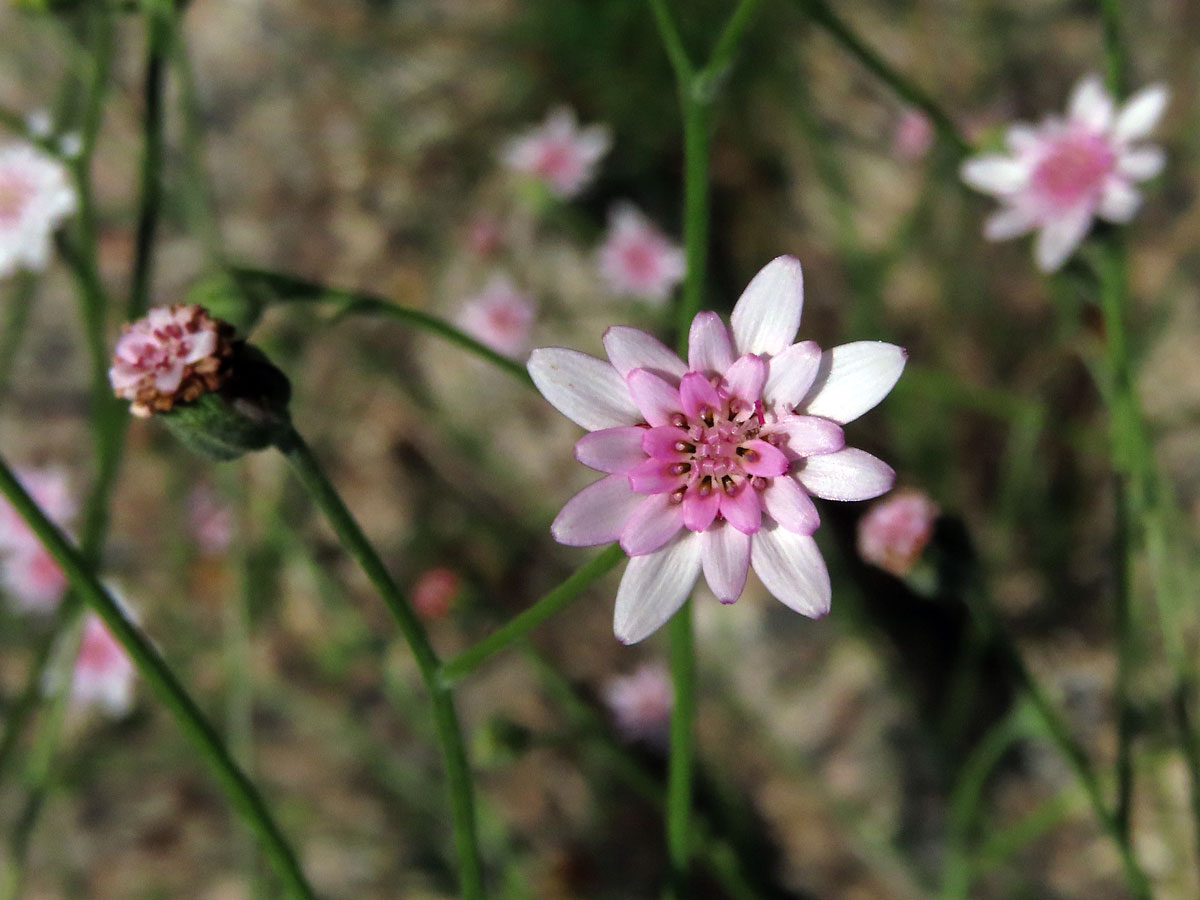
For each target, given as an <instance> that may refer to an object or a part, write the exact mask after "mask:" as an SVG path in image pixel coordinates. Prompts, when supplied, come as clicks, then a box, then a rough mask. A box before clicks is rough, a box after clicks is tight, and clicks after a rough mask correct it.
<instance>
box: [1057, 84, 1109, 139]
mask: <svg viewBox="0 0 1200 900" xmlns="http://www.w3.org/2000/svg"><path fill="white" fill-rule="evenodd" d="M1067 116H1068V117H1069V118H1070V119H1071V121H1073V122H1078V123H1079V124H1080V125H1084V126H1086V127H1087V128H1088V129H1090V130H1091V131H1095V132H1101V131H1106V130H1107V129H1108V126H1109V125H1111V124H1112V120H1113V101H1112V97H1110V96H1109V94H1108V91H1106V90H1105V89H1104V83H1103V82H1102V81H1101V80H1100V79H1099V78H1098V77H1097V76H1095V75H1088V76H1086V77H1084V78H1081V79H1080V80H1079V82H1078V84H1076V85H1075V88H1074V89H1073V90H1072V91H1071V98H1070V100H1068V101H1067Z"/></svg>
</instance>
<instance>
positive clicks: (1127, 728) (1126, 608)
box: [1113, 476, 1134, 842]
mask: <svg viewBox="0 0 1200 900" xmlns="http://www.w3.org/2000/svg"><path fill="white" fill-rule="evenodd" d="M1127 493H1128V489H1127V488H1126V486H1125V483H1124V482H1123V481H1122V479H1121V478H1120V477H1119V476H1117V477H1114V478H1113V495H1114V498H1115V499H1114V502H1115V506H1116V528H1115V532H1116V533H1115V534H1114V535H1113V544H1114V547H1113V569H1114V571H1113V593H1114V596H1113V630H1114V631H1115V632H1116V641H1117V673H1116V679H1115V683H1114V685H1113V705H1114V706H1115V707H1116V713H1117V760H1116V764H1115V770H1116V776H1117V803H1116V806H1115V808H1114V809H1113V820H1114V821H1115V822H1116V826H1117V829H1118V831H1120V833H1121V838H1122V840H1124V841H1126V842H1128V841H1129V839H1130V835H1129V815H1130V810H1131V809H1132V806H1133V731H1134V711H1133V705H1132V704H1131V702H1130V696H1129V677H1130V673H1131V672H1132V669H1133V654H1134V632H1133V621H1132V616H1131V610H1130V588H1131V583H1130V581H1131V577H1132V568H1133V565H1132V564H1133V552H1134V548H1133V540H1132V536H1133V535H1132V523H1131V522H1130V521H1129V498H1128V496H1127Z"/></svg>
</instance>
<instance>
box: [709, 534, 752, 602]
mask: <svg viewBox="0 0 1200 900" xmlns="http://www.w3.org/2000/svg"><path fill="white" fill-rule="evenodd" d="M700 540H701V542H702V544H703V553H702V555H701V557H700V560H701V565H702V567H703V569H704V580H705V581H707V582H708V586H709V588H710V589H711V590H712V592H713V593H714V594H715V595H716V597H717V599H718V600H720V601H721V602H722V603H733V602H734V601H735V600H737V598H738V597H740V596H741V595H742V589H743V588H744V587H745V586H746V573H747V572H748V571H749V569H750V536H749V535H746V534H742V533H741V532H740V531H738V530H737V529H736V528H730V527H729V525H728V524H725V525H718V526H717V527H716V528H710V529H708V531H706V532H704V533H703V534H702V535H700Z"/></svg>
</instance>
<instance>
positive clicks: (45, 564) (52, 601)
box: [0, 544, 67, 613]
mask: <svg viewBox="0 0 1200 900" xmlns="http://www.w3.org/2000/svg"><path fill="white" fill-rule="evenodd" d="M0 584H2V585H3V586H4V593H5V594H7V595H8V596H9V598H10V599H11V600H12V601H13V604H14V605H15V606H16V608H17V609H19V610H21V611H22V612H30V613H48V612H53V611H54V609H55V608H57V606H58V602H59V601H60V600H61V599H62V595H63V593H64V592H65V591H66V589H67V576H66V575H65V574H63V570H62V569H61V568H59V566H58V563H57V562H55V561H54V557H52V556H51V555H50V554H49V553H47V552H46V550H45V549H44V548H43V547H42V546H41V545H39V544H34V545H33V546H27V547H20V548H18V549H14V550H10V551H9V552H7V553H6V554H5V555H4V559H3V561H2V562H0Z"/></svg>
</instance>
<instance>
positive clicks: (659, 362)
mask: <svg viewBox="0 0 1200 900" xmlns="http://www.w3.org/2000/svg"><path fill="white" fill-rule="evenodd" d="M604 350H605V352H606V353H607V354H608V358H609V360H611V361H612V364H613V368H615V369H616V370H617V371H618V372H619V373H620V374H621V377H622V378H625V377H627V376H628V375H629V373H630V372H632V371H633V370H634V369H646V370H648V371H650V372H653V373H654V374H655V375H658V376H659V377H660V378H667V379H678V378H680V377H682V375H683V373H684V372H686V371H687V366H685V365H684V364H683V360H681V359H680V358H679V357H678V356H676V355H675V354H674V353H672V352H671V351H670V350H669V349H667V347H666V345H664V344H663V343H662V342H661V341H659V340H658V339H657V338H655V337H654V336H652V335H649V334H647V333H646V332H644V331H642V330H641V329H639V328H630V327H629V326H628V325H614V326H612V327H611V328H609V329H608V330H607V331H605V332H604Z"/></svg>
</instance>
